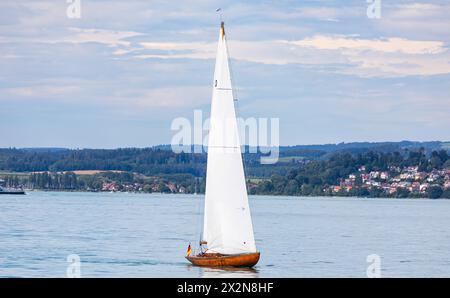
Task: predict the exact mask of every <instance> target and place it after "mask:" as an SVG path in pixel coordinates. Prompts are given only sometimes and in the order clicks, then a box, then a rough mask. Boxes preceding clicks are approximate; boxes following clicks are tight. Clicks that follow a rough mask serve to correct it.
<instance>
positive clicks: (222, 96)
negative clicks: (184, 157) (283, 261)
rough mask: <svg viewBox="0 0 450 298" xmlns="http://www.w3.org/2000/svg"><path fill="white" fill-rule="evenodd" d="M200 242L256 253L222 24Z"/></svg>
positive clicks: (225, 250)
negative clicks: (201, 238) (201, 239)
mask: <svg viewBox="0 0 450 298" xmlns="http://www.w3.org/2000/svg"><path fill="white" fill-rule="evenodd" d="M203 241H206V242H207V246H208V251H209V252H217V253H221V254H239V253H248V252H256V246H255V240H254V236H253V226H252V221H251V216H250V209H249V205H248V197H247V189H246V186H245V176H244V168H243V163H242V156H241V148H240V143H239V133H238V126H237V121H236V113H235V109H234V99H233V91H232V86H231V78H230V70H229V65H228V52H227V45H226V38H225V30H224V26H223V23H222V26H221V29H220V36H219V43H218V48H217V58H216V67H215V71H214V82H213V95H212V103H211V116H210V131H209V143H208V164H207V173H206V194H205V212H204V226H203Z"/></svg>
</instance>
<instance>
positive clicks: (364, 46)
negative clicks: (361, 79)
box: [286, 35, 447, 54]
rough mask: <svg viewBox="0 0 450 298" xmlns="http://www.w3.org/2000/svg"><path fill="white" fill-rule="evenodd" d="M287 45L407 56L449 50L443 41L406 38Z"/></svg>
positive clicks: (338, 39) (322, 38)
mask: <svg viewBox="0 0 450 298" xmlns="http://www.w3.org/2000/svg"><path fill="white" fill-rule="evenodd" d="M286 43H288V44H292V45H295V46H299V47H313V48H316V49H319V50H345V49H350V50H358V51H365V50H370V51H376V52H383V53H394V52H398V53H405V54H439V53H442V52H445V51H446V50H447V49H446V48H444V43H443V42H441V41H418V40H408V39H404V38H387V39H384V40H383V39H358V38H352V37H345V36H344V37H339V36H323V35H317V36H314V37H311V38H305V39H303V40H298V41H290V42H289V41H286Z"/></svg>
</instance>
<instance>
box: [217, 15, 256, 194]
mask: <svg viewBox="0 0 450 298" xmlns="http://www.w3.org/2000/svg"><path fill="white" fill-rule="evenodd" d="M221 21H222V15H221ZM227 34H229V32H228V33H226V34H225V41H228V39H227ZM226 47H227V53H228V57H227V58H228V69H229V71H230V81H231V87H232V88H231V89H232V95H233V103H234V106H235V114H236V119H237V118H238V114H239V110H240V108H239V99H238V98H239V97H238V96H237V87H236V86H237V84H233V82H236V81H235V77H234V72H233V68H232V65H231V53H230V49H229V47H228V43H226ZM243 143H244V144H243V147H244V150H243V151H241V158H242V167H243V170H244V179H245V189H246V191H247V194H248V187H247V167H246V165H245V158H244V157H245V155H244V152H245V148H246V145H245V139H244V140H243ZM240 145H241V147H242V144H240ZM248 146H249V147H248V148H250V144H249V145H248Z"/></svg>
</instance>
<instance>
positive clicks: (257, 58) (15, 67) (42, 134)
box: [0, 0, 450, 148]
mask: <svg viewBox="0 0 450 298" xmlns="http://www.w3.org/2000/svg"><path fill="white" fill-rule="evenodd" d="M72 1H74V0H72ZM80 4H81V5H80V7H81V10H80V18H69V17H68V14H67V8H68V6H69V5H71V4H70V3H67V1H66V0H51V1H41V0H30V1H28V0H18V1H13V0H11V1H1V2H0V147H68V148H117V147H148V146H153V145H157V144H167V143H170V141H171V138H172V136H173V135H174V134H175V132H174V131H172V130H171V123H172V121H173V119H175V118H177V117H186V118H188V119H192V118H193V117H194V110H196V109H199V110H202V111H203V114H204V117H205V118H206V117H207V116H208V114H209V109H210V107H209V105H210V101H211V94H212V80H213V71H214V58H215V50H216V43H217V38H218V34H219V32H218V31H219V24H220V18H219V15H218V13H217V12H216V9H217V8H218V7H220V8H222V18H223V20H224V21H225V26H226V34H227V39H228V47H229V53H230V56H231V67H232V71H233V73H232V76H233V82H234V85H235V88H236V89H235V96H236V97H237V98H238V104H237V108H238V114H239V116H241V117H243V118H248V117H256V118H257V117H263V118H279V123H280V143H281V144H282V145H295V144H324V143H339V142H353V141H400V140H416V141H426V140H441V141H448V140H450V129H449V128H450V96H449V91H450V48H449V46H450V44H449V42H450V30H449V28H450V3H449V2H448V1H387V0H381V1H380V4H381V11H380V18H369V17H368V14H367V7H368V3H367V1H366V0H355V1H287V0H274V1H245V2H244V1H228V0H223V1H211V0H208V1H206V0H198V1H194V0H187V1H138V0H134V1H133V0H128V1H123V0H120V1H117V0H97V1H96V0H81V1H80Z"/></svg>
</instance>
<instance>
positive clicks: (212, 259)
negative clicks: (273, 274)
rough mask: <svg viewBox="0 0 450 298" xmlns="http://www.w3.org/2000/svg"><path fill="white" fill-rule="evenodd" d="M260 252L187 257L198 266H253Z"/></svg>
mask: <svg viewBox="0 0 450 298" xmlns="http://www.w3.org/2000/svg"><path fill="white" fill-rule="evenodd" d="M259 255H260V253H259V252H255V253H246V254H239V255H211V256H208V255H207V254H206V255H199V256H192V257H191V256H189V257H186V259H188V260H189V262H191V263H192V264H194V265H196V266H205V267H253V266H255V265H256V263H258V261H259Z"/></svg>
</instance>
